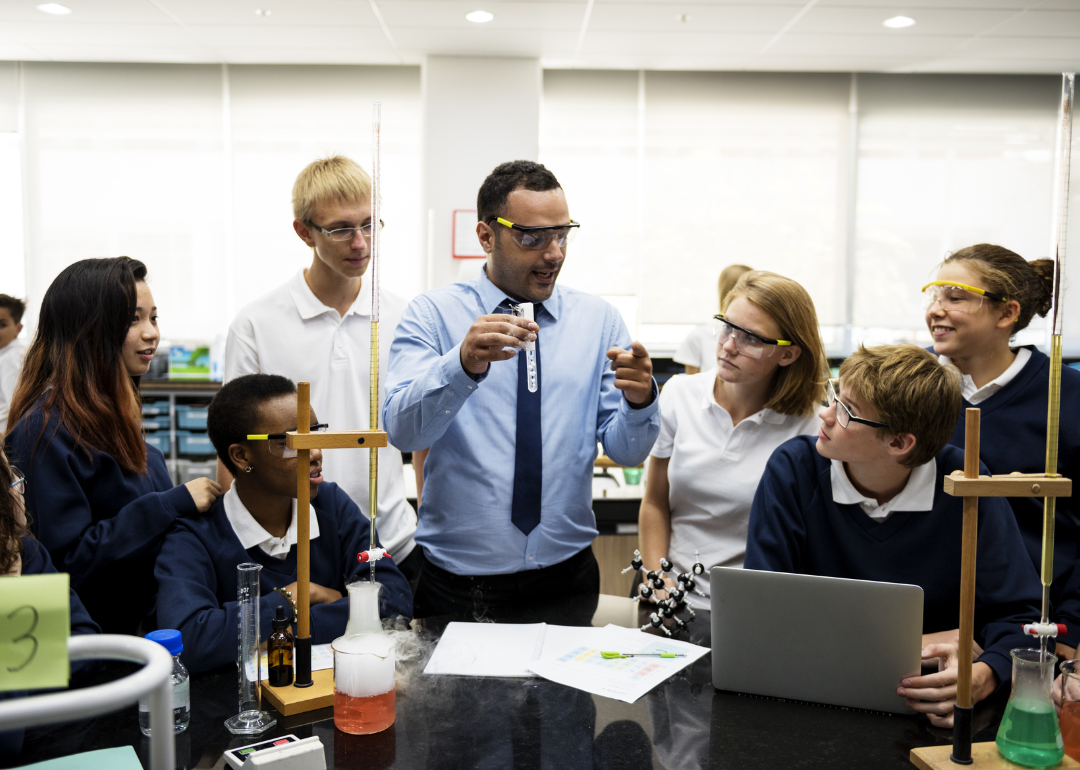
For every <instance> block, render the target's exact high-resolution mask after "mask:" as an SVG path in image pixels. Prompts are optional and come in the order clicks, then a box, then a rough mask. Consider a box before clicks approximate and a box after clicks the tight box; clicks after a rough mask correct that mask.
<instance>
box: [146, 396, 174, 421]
mask: <svg viewBox="0 0 1080 770" xmlns="http://www.w3.org/2000/svg"><path fill="white" fill-rule="evenodd" d="M142 413H143V417H157V416H158V415H162V414H163V415H165V416H166V417H168V416H169V399H167V398H144V399H143V403H142Z"/></svg>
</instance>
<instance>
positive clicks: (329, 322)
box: [225, 270, 416, 563]
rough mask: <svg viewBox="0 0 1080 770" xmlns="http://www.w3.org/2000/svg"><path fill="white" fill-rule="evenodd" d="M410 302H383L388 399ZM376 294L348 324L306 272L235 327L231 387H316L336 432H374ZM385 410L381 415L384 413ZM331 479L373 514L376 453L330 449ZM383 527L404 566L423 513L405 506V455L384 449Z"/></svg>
mask: <svg viewBox="0 0 1080 770" xmlns="http://www.w3.org/2000/svg"><path fill="white" fill-rule="evenodd" d="M404 309H405V301H404V300H402V299H401V298H400V297H398V296H396V295H394V294H390V293H389V292H386V291H382V292H380V295H379V390H380V396H381V397H382V398H385V396H386V393H385V390H384V388H385V380H386V370H387V364H388V363H389V357H390V343H391V342H393V340H394V331H395V330H396V329H397V325H398V322H399V321H400V320H401V313H402V311H403V310H404ZM370 343H371V287H370V286H369V285H368V284H367V283H366V282H365V283H364V285H363V288H361V289H360V295H359V296H358V297H357V298H356V301H355V302H354V303H353V305H352V307H351V308H349V310H348V312H346V313H345V317H344V318H342V317H341V316H340V315H339V314H338V311H337V310H335V309H334V308H331V307H327V306H326V305H324V304H323V303H322V302H320V301H319V299H318V298H317V297H316V296H315V294H314V293H312V291H311V289H310V287H308V285H307V281H305V280H304V271H303V270H301V271H300V272H298V273H297V274H296V275H295V276H293V278H292V280H290V281H289V282H288V283H286V284H284V285H283V286H279V287H278V288H276V289H274V290H273V291H271V292H270V293H269V294H266V295H265V296H263V297H260V298H259V299H257V300H255V301H254V302H252V303H251V304H249V305H247V306H246V307H244V308H243V309H242V310H241V311H240V312H239V313H238V314H237V316H236V319H235V320H234V321H233V322H232V326H230V327H229V337H228V340H227V341H226V343H225V381H226V382H228V381H229V380H234V379H236V378H237V377H239V376H241V375H244V374H256V373H259V372H264V373H267V374H280V375H283V376H285V377H288V378H289V379H290V380H292V381H293V382H310V383H311V406H312V408H313V409H314V410H315V416H316V417H318V419H319V422H325V423H327V424H329V426H330V430H367V429H368V428H369V427H370V424H369V421H368V418H369V416H370V412H369V409H370V405H369V402H368V378H369V373H370V371H371V370H370V368H369V352H370V349H371V344H370ZM381 409H382V407H381V405H380V413H381ZM323 476H324V477H325V478H326V480H327V481H333V482H335V483H337V484H338V485H339V486H340V487H341V488H342V489H344V490H345V491H346V492H347V493H348V495H349V497H351V498H352V499H353V502H355V503H356V504H357V505H358V506H359V507H360V510H361V511H362V512H363V514H364V515H365V516H367V515H368V507H367V506H368V452H367V450H358V449H326V450H323ZM378 514H379V515H378V519H377V520H376V527H377V529H378V533H379V538H380V540H381V541H382V544H383V547H384V548H386V549H387V550H388V551H390V553H391V554H392V555H393V557H394V559H395V560H397V561H398V562H399V563H400V562H401V561H402V560H403V559H404V558H405V557H406V556H408V555H409V554H410V553H411V552H412V549H413V547H414V546H415V545H416V543H415V542H414V541H413V533H414V532H416V513H415V512H414V511H413V509H412V506H411V505H409V503H408V501H407V500H406V499H405V477H404V469H403V466H402V461H401V452H399V451H398V450H397V449H395V448H394V447H385V448H383V449H380V450H379V511H378Z"/></svg>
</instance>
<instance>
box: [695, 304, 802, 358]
mask: <svg viewBox="0 0 1080 770" xmlns="http://www.w3.org/2000/svg"><path fill="white" fill-rule="evenodd" d="M732 335H734V336H735V349H736V350H737V351H739V352H740V353H742V354H743V355H744V356H749V357H750V358H768V357H769V356H771V355H772V354H773V353H774V352H775V351H776V346H777V345H791V344H793V343H792V342H791V340H771V339H769V338H768V337H762V336H761V335H760V334H754V332H752V331H750V330H749V329H744V328H742V327H741V326H737V325H735V324H733V323H732V322H731V321H729V320H727V318H725V317H724V314H723V313H717V314H716V315H714V316H713V336H719V342H718V344H719V345H724V344H726V343H727V341H728V337H731V336H732ZM766 348H768V349H769V350H768V352H767V353H766V352H765V349H766Z"/></svg>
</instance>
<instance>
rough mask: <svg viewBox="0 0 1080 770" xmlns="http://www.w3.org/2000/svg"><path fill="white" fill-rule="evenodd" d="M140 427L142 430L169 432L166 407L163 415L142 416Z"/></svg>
mask: <svg viewBox="0 0 1080 770" xmlns="http://www.w3.org/2000/svg"><path fill="white" fill-rule="evenodd" d="M142 426H143V429H144V430H163V431H166V432H167V431H168V430H169V410H168V407H167V406H166V409H165V414H156V415H145V414H144V415H143V418H142Z"/></svg>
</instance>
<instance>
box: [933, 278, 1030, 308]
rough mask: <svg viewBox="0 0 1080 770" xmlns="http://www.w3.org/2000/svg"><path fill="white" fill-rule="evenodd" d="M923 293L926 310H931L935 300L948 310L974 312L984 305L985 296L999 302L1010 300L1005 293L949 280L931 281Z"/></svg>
mask: <svg viewBox="0 0 1080 770" xmlns="http://www.w3.org/2000/svg"><path fill="white" fill-rule="evenodd" d="M922 295H923V309H924V310H929V309H930V308H931V307H933V306H934V303H935V302H940V303H941V309H942V310H944V311H946V312H950V311H959V312H961V313H974V312H976V311H977V310H978V309H979V308H981V307H982V305H983V301H984V298H985V297H989V298H990V299H992V300H996V301H997V302H1008V301H1009V298H1008V297H1006V296H1005V295H1004V294H995V293H994V292H992V291H987V290H986V289H980V288H978V287H976V286H968V285H967V284H966V283H950V282H948V281H931V282H930V283H928V284H926V286H923V287H922Z"/></svg>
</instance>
